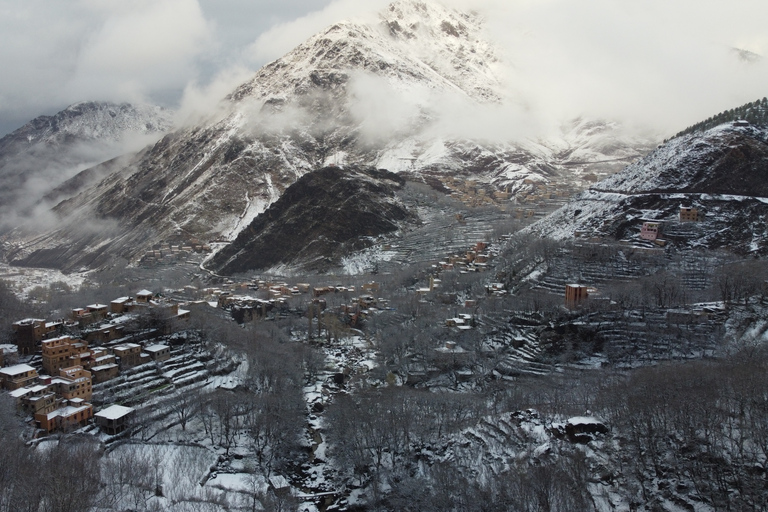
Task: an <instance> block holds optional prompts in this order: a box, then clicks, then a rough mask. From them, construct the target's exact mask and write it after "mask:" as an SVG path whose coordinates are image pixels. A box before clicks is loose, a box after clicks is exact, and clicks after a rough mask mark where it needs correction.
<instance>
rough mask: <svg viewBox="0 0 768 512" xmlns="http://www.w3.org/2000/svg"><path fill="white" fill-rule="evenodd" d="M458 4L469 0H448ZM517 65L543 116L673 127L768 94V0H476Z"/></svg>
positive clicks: (520, 92)
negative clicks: (750, 55) (745, 53)
mask: <svg viewBox="0 0 768 512" xmlns="http://www.w3.org/2000/svg"><path fill="white" fill-rule="evenodd" d="M448 1H449V2H451V3H452V4H454V5H458V6H464V7H467V6H468V2H466V1H464V2H461V1H455V0H454V1H452V0H448ZM472 6H473V7H474V8H475V9H477V10H479V11H480V12H481V13H482V14H483V15H484V16H485V18H486V20H487V25H488V31H489V34H490V36H491V37H492V38H493V39H494V40H495V41H496V42H497V43H498V44H500V46H501V47H502V48H503V49H504V52H505V59H507V60H508V62H509V63H510V64H511V68H510V69H509V71H508V73H507V83H508V84H509V87H510V93H511V94H512V95H513V96H516V97H519V98H524V99H525V101H527V102H529V103H530V105H531V106H532V108H535V109H537V110H538V111H539V112H541V114H542V115H545V116H549V117H553V116H555V115H558V116H560V117H562V118H567V117H569V116H570V117H575V116H578V115H588V116H600V117H606V118H620V119H622V120H624V121H625V122H627V123H634V124H642V125H646V126H652V127H655V128H656V129H658V130H660V131H663V132H667V133H669V132H675V131H677V130H679V129H682V128H683V127H685V126H686V125H689V124H692V123H694V122H696V121H699V120H701V119H703V118H706V117H708V116H710V115H712V114H714V113H717V112H719V111H722V110H725V109H728V108H733V107H734V106H737V105H740V104H742V103H745V102H747V101H752V100H754V99H757V98H759V97H762V96H764V95H765V94H766V89H767V88H768V66H767V65H766V61H765V59H762V60H760V61H758V62H756V63H753V64H748V63H744V62H742V61H739V59H737V58H734V53H733V52H732V48H734V47H735V48H741V49H744V50H749V51H752V52H756V53H758V54H760V53H764V52H765V51H766V50H768V44H767V43H768V34H766V31H765V28H764V23H763V21H762V20H765V19H768V4H766V3H765V2H757V1H742V2H738V3H729V4H727V5H726V4H724V3H722V2H716V1H703V2H702V1H693V0H676V1H674V2H668V1H661V0H648V1H646V2H642V3H637V2H635V3H626V2H624V3H616V2H612V1H609V0H585V1H584V2H578V3H575V2H569V1H566V0H544V1H527V0H526V1H517V2H508V1H501V0H477V2H474V1H473V2H472Z"/></svg>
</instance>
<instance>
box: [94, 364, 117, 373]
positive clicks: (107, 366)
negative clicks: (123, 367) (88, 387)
mask: <svg viewBox="0 0 768 512" xmlns="http://www.w3.org/2000/svg"><path fill="white" fill-rule="evenodd" d="M115 367H117V365H116V364H115V363H107V364H100V365H99V366H94V367H93V368H91V371H93V372H100V371H104V370H109V369H110V368H115Z"/></svg>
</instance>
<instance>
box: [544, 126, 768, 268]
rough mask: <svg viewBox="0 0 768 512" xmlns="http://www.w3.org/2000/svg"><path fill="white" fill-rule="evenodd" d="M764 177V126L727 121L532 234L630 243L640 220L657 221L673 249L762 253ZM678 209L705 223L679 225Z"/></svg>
mask: <svg viewBox="0 0 768 512" xmlns="http://www.w3.org/2000/svg"><path fill="white" fill-rule="evenodd" d="M767 178H768V129H766V128H759V127H755V126H752V125H749V124H746V125H745V124H744V123H727V124H724V125H721V126H718V127H715V128H711V129H709V130H707V131H705V132H700V133H698V132H697V133H692V134H689V135H685V136H682V137H679V138H676V139H673V140H671V141H669V142H667V143H666V144H664V145H662V146H660V147H659V148H658V149H656V150H655V151H654V152H652V153H651V154H650V155H648V156H647V157H646V158H644V159H641V160H639V161H638V162H636V163H634V164H632V165H630V166H628V167H627V168H626V169H624V170H623V171H621V172H620V173H617V174H615V175H613V176H611V177H609V178H607V179H606V180H603V181H601V182H599V183H597V184H596V185H594V186H593V187H591V188H590V189H588V190H586V191H585V192H583V193H581V194H579V195H578V196H576V197H575V198H573V199H572V200H571V201H570V202H569V203H568V204H567V205H565V206H564V207H562V208H561V209H560V210H557V211H556V212H554V213H553V214H552V215H551V216H549V217H547V218H545V219H543V220H541V221H539V222H537V223H536V224H534V225H533V226H531V228H530V230H531V232H533V233H537V234H539V235H542V236H549V237H552V238H555V239H558V240H567V239H571V238H573V237H574V236H575V235H578V236H579V237H582V238H606V239H612V240H624V241H628V242H636V241H637V240H638V238H639V232H640V226H641V224H642V222H643V220H657V221H662V222H663V223H664V234H663V238H664V239H665V240H668V241H669V242H672V244H673V245H674V246H675V247H706V248H711V249H716V248H727V249H729V250H732V251H734V252H737V253H742V254H743V253H757V254H765V253H766V252H768V230H766V227H765V221H764V219H765V216H766V215H768V185H766V184H767V183H768V180H767ZM682 206H685V207H692V208H696V209H698V211H699V212H700V213H701V215H702V217H703V218H702V219H701V220H700V222H679V219H678V218H679V212H680V208H681V207H682Z"/></svg>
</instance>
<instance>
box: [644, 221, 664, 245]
mask: <svg viewBox="0 0 768 512" xmlns="http://www.w3.org/2000/svg"><path fill="white" fill-rule="evenodd" d="M661 229H662V224H661V222H653V221H646V222H643V227H641V228H640V238H642V239H643V240H650V241H651V242H653V241H654V240H658V239H659V237H661Z"/></svg>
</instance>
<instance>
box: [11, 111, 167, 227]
mask: <svg viewBox="0 0 768 512" xmlns="http://www.w3.org/2000/svg"><path fill="white" fill-rule="evenodd" d="M171 117H172V112H170V111H168V110H165V109H163V108H161V107H156V106H152V105H130V104H127V103H123V104H115V103H106V102H82V103H76V104H74V105H71V106H69V107H67V108H66V109H64V110H62V111H61V112H59V113H57V114H55V115H53V116H40V117H38V118H36V119H33V120H32V121H30V122H29V123H27V124H26V125H24V126H22V127H21V128H19V129H18V130H16V131H14V132H13V133H10V134H8V135H6V136H5V137H3V138H2V139H0V214H2V215H4V216H9V215H13V216H16V215H19V213H20V210H24V209H25V208H28V207H30V206H32V205H35V203H36V202H37V201H38V200H40V198H41V197H42V196H43V195H44V194H46V193H48V192H49V191H51V190H52V189H53V188H54V187H56V186H58V185H59V184H61V183H63V182H64V181H66V180H67V179H69V178H71V177H73V176H74V175H75V174H76V173H77V172H79V171H81V170H83V169H85V168H88V167H91V166H93V165H94V164H97V163H99V162H103V161H105V160H109V159H111V158H115V157H117V156H120V155H122V154H124V153H126V152H129V151H136V150H137V149H140V148H141V147H143V146H144V145H146V144H148V143H150V142H152V141H154V140H157V138H159V137H160V135H161V134H162V133H164V132H167V131H168V130H170V129H171ZM96 182H97V181H95V180H93V181H91V182H89V183H87V184H88V185H93V184H95V183H96ZM75 191H76V190H72V189H71V187H70V190H69V192H70V193H73V192H75ZM54 204H55V203H54Z"/></svg>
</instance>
